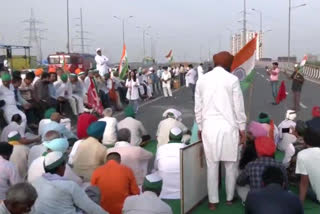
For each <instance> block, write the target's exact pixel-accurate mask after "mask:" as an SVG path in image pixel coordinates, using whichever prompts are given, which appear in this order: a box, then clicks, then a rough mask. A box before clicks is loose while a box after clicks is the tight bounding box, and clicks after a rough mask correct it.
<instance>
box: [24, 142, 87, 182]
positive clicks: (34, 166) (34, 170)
mask: <svg viewBox="0 0 320 214" xmlns="http://www.w3.org/2000/svg"><path fill="white" fill-rule="evenodd" d="M43 145H44V146H45V147H46V149H47V152H46V153H47V154H44V155H42V156H40V157H38V158H37V159H35V160H34V161H33V162H32V163H31V165H30V167H29V170H28V182H33V181H35V180H36V179H37V178H39V177H41V176H42V175H43V174H44V173H45V169H44V166H43V161H44V160H45V158H46V156H47V155H49V154H50V153H52V152H62V153H66V151H67V149H68V148H69V143H68V141H67V140H66V139H64V138H56V139H53V140H51V141H47V142H43ZM63 177H64V179H66V180H70V181H74V182H75V183H78V184H82V180H81V178H80V177H78V176H77V175H76V174H75V173H74V172H73V170H72V169H71V168H70V166H69V165H66V169H65V173H64V175H63Z"/></svg>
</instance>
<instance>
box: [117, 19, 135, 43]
mask: <svg viewBox="0 0 320 214" xmlns="http://www.w3.org/2000/svg"><path fill="white" fill-rule="evenodd" d="M113 18H115V19H118V20H120V21H121V23H122V43H123V45H125V43H126V42H125V26H124V25H125V21H126V20H128V19H130V18H133V16H129V17H127V18H121V17H118V16H113Z"/></svg>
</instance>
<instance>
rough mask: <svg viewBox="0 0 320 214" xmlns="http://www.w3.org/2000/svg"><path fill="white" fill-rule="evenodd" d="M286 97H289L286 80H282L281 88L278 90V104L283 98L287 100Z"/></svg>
mask: <svg viewBox="0 0 320 214" xmlns="http://www.w3.org/2000/svg"><path fill="white" fill-rule="evenodd" d="M286 98H287V94H286V84H285V83H284V81H282V82H281V85H280V89H279V91H278V96H277V104H279V103H280V102H281V101H282V100H285V99H286Z"/></svg>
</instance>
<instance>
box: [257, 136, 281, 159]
mask: <svg viewBox="0 0 320 214" xmlns="http://www.w3.org/2000/svg"><path fill="white" fill-rule="evenodd" d="M254 146H255V148H256V151H257V155H258V156H259V157H273V156H274V153H275V152H276V144H275V143H274V140H273V139H272V138H270V137H257V138H256V139H255V141H254Z"/></svg>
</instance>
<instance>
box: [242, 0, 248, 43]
mask: <svg viewBox="0 0 320 214" xmlns="http://www.w3.org/2000/svg"><path fill="white" fill-rule="evenodd" d="M246 44H247V2H246V0H243V41H242V45H243V47H244V46H245V45H246Z"/></svg>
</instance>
